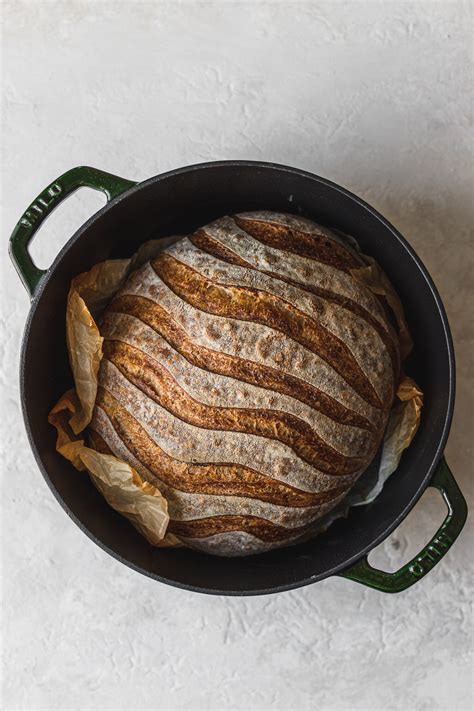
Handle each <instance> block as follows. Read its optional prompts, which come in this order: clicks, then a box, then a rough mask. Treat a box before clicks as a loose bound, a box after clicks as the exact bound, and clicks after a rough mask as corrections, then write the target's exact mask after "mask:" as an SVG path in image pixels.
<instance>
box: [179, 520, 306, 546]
mask: <svg viewBox="0 0 474 711" xmlns="http://www.w3.org/2000/svg"><path fill="white" fill-rule="evenodd" d="M306 530H307V526H299V527H297V528H286V527H285V526H279V525H278V524H276V523H273V522H272V521H267V520H266V519H264V518H258V517H257V516H209V517H207V518H198V519H193V520H192V521H174V520H170V522H169V526H168V531H169V532H170V533H174V534H175V535H176V536H179V537H183V538H207V537H209V536H215V535H217V534H220V533H229V532H230V531H242V532H244V533H250V534H251V535H252V536H255V537H256V538H259V539H260V540H261V541H265V542H268V543H274V542H277V541H278V542H281V543H284V542H285V541H288V540H291V539H294V538H295V537H296V536H298V535H302V534H303V533H304V532H305V531H306Z"/></svg>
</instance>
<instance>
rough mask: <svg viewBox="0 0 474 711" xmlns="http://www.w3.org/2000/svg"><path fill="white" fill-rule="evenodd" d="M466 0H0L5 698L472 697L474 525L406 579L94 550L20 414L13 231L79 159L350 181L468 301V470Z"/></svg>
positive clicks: (418, 523)
mask: <svg viewBox="0 0 474 711" xmlns="http://www.w3.org/2000/svg"><path fill="white" fill-rule="evenodd" d="M471 9H472V5H470V4H469V3H467V2H450V1H449V0H445V1H444V2H431V1H430V0H419V1H418V2H380V1H378V2H370V1H360V2H357V1H355V2H338V1H334V2H332V1H331V2H330V1H325V2H316V1H315V2H224V1H223V2H132V1H131V0H129V1H128V2H123V1H122V2H102V1H100V0H97V1H90V0H89V1H83V0H63V1H62V2H49V1H48V2H46V1H42V0H35V1H33V0H32V1H29V2H23V1H21V0H4V1H3V3H2V4H1V13H2V26H3V159H2V166H3V167H2V182H3V215H2V224H3V233H2V244H3V258H2V267H1V268H2V283H1V289H2V294H1V303H2V312H1V318H0V352H1V360H0V381H1V385H2V389H3V397H2V405H1V407H2V413H1V414H2V417H1V423H0V424H1V427H2V431H3V435H2V443H3V467H2V469H3V490H2V497H1V510H2V527H3V543H2V551H3V555H2V569H3V601H2V615H3V619H2V628H3V664H4V667H3V669H4V671H3V708H4V709H8V710H10V709H51V710H53V709H60V710H61V711H65V710H66V709H80V710H82V709H84V710H85V709H94V710H99V709H130V710H131V711H138V710H139V709H190V710H199V709H292V710H295V711H299V710H300V709H318V710H321V711H326V710H328V711H329V710H336V709H364V710H365V709H383V710H385V709H417V710H418V709H420V710H421V709H427V710H429V711H432V710H434V709H449V710H453V711H454V710H460V709H470V708H472V673H471V661H472V659H471V656H470V655H471V650H472V637H471V634H472V617H471V606H470V600H471V597H472V571H473V563H472V524H471V527H470V533H468V530H466V531H465V533H464V535H463V536H462V537H461V539H460V540H459V542H458V543H457V544H456V545H455V547H454V548H453V550H452V551H451V552H450V553H449V554H448V555H447V556H446V558H445V560H444V561H443V562H442V564H440V565H439V566H438V567H437V568H436V569H435V570H433V571H432V572H431V573H430V575H429V577H427V578H426V579H425V580H424V581H423V582H421V583H420V584H419V585H417V586H416V587H414V588H412V589H411V590H410V591H408V592H406V593H405V594H402V595H399V596H393V597H389V596H384V595H381V594H378V593H376V592H373V591H371V590H368V589H365V588H363V587H362V586H358V585H356V584H351V583H350V582H348V581H344V580H340V579H330V580H327V581H324V582H322V583H320V584H318V585H314V586H311V587H308V588H305V589H302V590H297V591H294V592H290V593H284V594H280V595H274V596H268V597H262V598H252V599H226V598H211V597H205V596H197V595H192V594H190V593H187V592H183V591H179V590H175V589H172V588H168V587H165V586H162V585H159V584H157V583H154V582H153V581H151V580H148V579H146V578H143V577H140V576H139V575H138V574H136V573H134V572H132V571H131V570H128V569H126V568H125V567H123V566H121V565H120V564H119V563H118V562H116V561H115V560H113V559H111V558H109V557H108V556H107V555H106V554H105V553H103V552H102V551H101V550H99V549H98V548H96V547H95V546H94V545H93V544H92V543H91V542H90V541H89V540H88V539H87V538H86V537H85V536H84V535H83V534H82V533H81V532H80V531H79V530H78V529H77V528H76V527H75V525H74V524H73V523H72V522H70V521H69V520H68V518H67V517H66V516H65V514H64V513H63V511H62V510H61V509H60V507H59V506H58V505H57V503H56V502H55V500H54V499H53V497H52V495H51V493H50V492H49V490H48V489H47V487H46V485H45V483H44V482H43V480H42V478H41V476H40V474H39V472H38V470H37V467H36V465H35V463H34V461H33V457H32V455H31V453H30V450H29V447H28V444H27V440H26V435H25V433H24V429H23V424H22V419H21V413H20V407H19V396H18V378H17V372H18V354H19V347H20V340H21V334H22V330H23V325H24V322H25V318H26V315H27V312H28V299H27V296H26V293H24V291H23V289H22V286H21V284H20V283H19V281H18V279H17V277H16V274H15V273H14V271H13V269H12V268H11V266H10V264H9V262H8V260H7V257H6V249H7V239H8V235H9V233H10V231H11V229H12V228H13V226H14V224H15V222H16V220H17V219H18V218H19V216H20V214H21V213H22V211H23V210H24V209H25V208H26V206H27V204H28V203H29V202H30V200H31V199H32V198H33V197H34V196H35V195H37V193H38V192H39V191H40V190H41V189H42V188H44V187H45V186H46V185H47V184H48V183H49V182H50V181H52V180H53V179H54V178H56V177H57V176H58V175H60V174H61V173H62V172H64V171H65V170H67V169H68V168H70V167H73V166H75V165H80V164H90V165H94V166H97V167H100V168H103V169H105V170H108V171H110V172H113V173H117V174H119V175H123V176H125V177H129V178H132V179H136V180H139V179H144V178H147V177H149V176H151V175H154V174H156V173H159V172H162V171H165V170H168V169H171V168H174V167H177V166H181V165H185V164H189V163H194V162H199V161H205V160H215V159H223V158H252V159H265V160H270V161H275V162H281V163H287V164H290V165H295V166H298V167H301V168H305V169H307V170H310V171H314V172H316V173H318V174H321V175H324V176H326V177H328V178H330V179H332V180H334V181H336V182H339V183H341V184H343V185H345V186H346V187H348V188H349V189H351V190H353V191H354V192H356V193H358V194H359V195H361V196H362V197H363V198H365V199H366V200H368V201H369V202H371V203H372V204H374V206H375V207H376V208H377V209H379V210H380V211H381V212H382V213H383V214H384V215H386V216H387V217H388V219H389V220H391V221H392V222H393V223H394V224H395V225H396V226H397V227H398V228H399V229H400V230H401V232H402V233H403V234H404V235H405V236H406V237H407V238H408V240H409V241H410V242H411V244H412V245H413V246H414V248H415V249H416V251H417V252H418V253H419V255H420V256H421V258H422V259H423V260H424V262H425V264H426V265H427V267H428V269H429V270H430V272H431V274H432V276H433V277H434V279H435V281H436V283H437V285H438V287H439V290H440V292H441V295H442V297H443V299H444V302H445V304H446V307H447V311H448V314H449V318H450V321H451V325H452V329H453V333H454V338H455V345H456V353H457V360H458V382H459V384H458V399H457V407H456V414H455V419H454V424H453V429H452V434H451V437H450V440H449V444H448V448H447V455H448V459H449V462H450V465H451V467H452V469H453V471H454V472H455V474H456V476H457V478H458V480H459V482H460V484H461V486H462V488H463V490H464V493H465V494H466V496H467V497H468V498H469V499H470V501H471V506H472V504H473V487H472V473H473V472H472V451H471V447H472V435H473V427H472V412H473V410H474V403H473V398H472V391H473V377H472V365H473V364H472V326H473V322H472V306H473V303H472V266H473V263H472V233H471V232H470V225H471V224H472V217H473V214H472V197H473V193H472V189H473V184H474V181H473V162H472V143H471V140H472V133H471V128H470V121H471V114H470V95H472V93H471V84H470V82H471V79H472V55H471V32H472V21H471ZM101 204H102V198H101V196H99V195H98V194H94V193H92V191H88V190H83V191H80V192H79V193H77V194H76V195H75V196H74V197H72V198H71V199H70V200H69V201H68V204H67V205H66V206H63V207H61V209H60V210H59V212H58V213H56V214H55V215H54V216H53V218H51V220H50V222H49V223H48V225H47V226H45V227H44V228H43V229H42V231H41V234H40V235H39V237H38V239H37V242H36V243H35V245H34V248H33V253H34V256H35V259H36V260H37V261H38V263H39V264H40V265H41V266H46V265H48V263H49V262H50V261H51V260H52V258H53V256H54V255H55V254H56V253H57V251H58V250H59V248H60V247H61V246H62V245H63V244H64V242H65V241H66V240H67V238H68V237H69V236H70V235H71V234H72V233H73V232H74V230H75V229H76V228H77V227H78V226H79V225H80V224H81V223H82V222H83V221H84V220H85V219H86V218H87V217H88V216H89V215H90V214H92V213H93V212H94V211H95V210H96V209H97V208H98V207H99V206H100V205H101ZM443 514H444V511H443V505H442V504H441V503H440V501H439V498H438V496H437V495H436V494H435V493H433V492H430V493H429V494H426V495H425V497H424V498H423V500H422V501H421V502H420V504H419V505H418V507H417V508H416V510H415V511H414V512H413V513H412V514H411V515H410V517H409V518H408V519H407V521H406V522H405V523H404V525H403V526H402V528H401V529H399V530H398V531H397V533H396V534H395V535H394V536H392V537H391V538H390V540H388V541H387V542H386V543H385V544H384V545H383V546H382V547H381V548H380V549H379V550H378V551H376V552H374V554H373V556H372V560H374V561H376V562H378V563H379V564H381V565H383V566H385V567H387V568H390V569H395V568H396V567H398V565H399V564H400V563H402V562H404V561H405V560H407V559H408V557H409V555H411V554H413V553H415V552H416V551H417V549H419V548H420V547H421V546H422V545H423V544H424V543H425V542H426V540H427V539H428V538H429V537H430V535H431V534H432V533H433V532H434V530H435V529H436V527H437V525H438V524H439V522H440V520H441V518H442V516H443Z"/></svg>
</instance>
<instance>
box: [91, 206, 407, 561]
mask: <svg viewBox="0 0 474 711" xmlns="http://www.w3.org/2000/svg"><path fill="white" fill-rule="evenodd" d="M362 266H364V263H363V261H362V259H361V258H360V257H359V255H358V254H357V253H356V252H355V251H353V250H352V249H351V248H349V247H348V246H347V244H346V243H345V242H343V241H342V240H341V239H340V238H339V237H338V236H337V235H335V234H334V233H332V232H331V231H329V230H327V229H325V228H322V227H319V226H318V225H316V224H314V223H313V222H310V221H309V220H306V219H302V218H299V217H295V216H291V215H283V214H277V213H271V212H251V213H242V214H239V215H235V216H233V217H224V218H222V219H219V220H216V221H215V222H213V223H211V224H210V225H207V226H206V227H203V228H201V229H199V230H197V231H196V232H195V233H194V234H193V235H191V236H190V237H185V238H183V239H181V240H179V241H178V242H176V243H175V244H173V245H172V246H170V247H168V248H167V249H165V250H164V251H163V252H161V253H160V254H159V256H158V257H157V258H156V259H153V260H152V261H151V262H148V263H146V264H145V265H144V266H143V267H142V268H140V269H138V270H137V271H135V272H133V273H132V274H131V275H130V277H129V279H128V280H127V282H126V284H125V286H124V287H123V288H122V289H121V291H120V292H119V293H118V294H117V296H116V297H115V298H114V299H113V301H112V303H111V304H110V305H109V306H108V308H107V310H106V312H105V314H104V317H103V322H102V324H101V333H102V335H103V336H104V339H105V340H104V358H103V360H102V364H101V368H100V374H99V389H98V395H97V401H96V407H95V411H94V417H93V420H92V423H91V432H90V439H91V444H92V446H94V447H95V448H96V449H98V450H99V451H102V452H108V453H113V454H114V455H116V456H117V457H119V458H121V459H123V460H125V461H127V462H129V463H130V464H131V465H132V466H133V467H135V469H136V470H137V471H138V472H139V474H140V475H141V476H142V478H143V479H145V480H147V481H149V482H151V483H153V484H155V485H156V486H157V487H158V488H159V489H160V491H161V492H162V493H163V495H164V496H165V497H166V499H167V500H168V505H169V514H170V524H169V528H168V531H169V532H171V533H174V534H175V535H177V536H178V537H179V538H180V539H181V540H182V541H183V542H184V543H185V544H187V545H189V546H191V547H193V548H197V549H199V550H202V551H206V552H208V553H214V554H217V555H226V556H235V555H246V554H250V553H258V552H261V551H266V550H269V549H271V548H275V547H280V546H284V545H288V544H290V543H293V542H296V541H297V540H298V539H300V538H301V537H303V536H304V535H305V534H307V532H308V530H309V529H310V527H311V525H312V524H314V522H315V521H316V520H317V519H319V518H320V517H321V516H322V515H324V514H325V513H327V512H328V511H329V510H330V509H332V508H333V507H334V506H335V505H336V504H337V503H338V502H339V501H341V499H342V498H343V497H344V496H345V495H346V494H347V492H348V491H349V489H350V488H351V486H352V485H353V484H354V483H355V481H356V480H357V478H358V477H359V476H360V474H361V473H362V472H363V471H364V470H365V469H366V468H367V466H368V464H369V463H370V462H371V460H372V459H373V457H374V455H375V453H376V451H377V449H378V447H379V445H380V442H381V438H382V436H383V432H384V429H385V426H386V422H387V416H388V413H389V410H390V408H391V405H392V401H393V397H394V391H395V386H396V383H397V381H398V376H399V358H400V356H399V343H398V337H397V335H396V333H395V331H394V329H393V328H392V326H391V324H390V320H389V318H388V317H387V314H386V311H385V310H384V307H383V305H382V303H381V302H380V301H379V300H378V299H377V297H376V296H374V294H373V293H372V292H371V291H370V290H368V289H367V288H366V287H365V286H364V285H363V284H361V283H360V282H359V281H358V280H356V279H355V278H354V277H353V276H352V273H351V270H353V269H357V268H360V267H362Z"/></svg>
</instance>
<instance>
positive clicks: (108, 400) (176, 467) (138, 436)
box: [91, 387, 348, 508]
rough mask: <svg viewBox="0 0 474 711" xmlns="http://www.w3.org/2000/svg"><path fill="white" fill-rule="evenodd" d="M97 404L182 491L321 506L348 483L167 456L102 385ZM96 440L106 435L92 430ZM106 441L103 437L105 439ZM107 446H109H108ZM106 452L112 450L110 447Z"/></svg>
mask: <svg viewBox="0 0 474 711" xmlns="http://www.w3.org/2000/svg"><path fill="white" fill-rule="evenodd" d="M96 406H97V407H99V408H100V409H101V410H103V411H104V412H105V414H106V415H107V417H108V418H109V420H110V422H111V424H112V426H113V428H114V430H115V431H116V432H117V434H118V436H119V437H120V439H121V441H122V442H123V443H124V444H125V446H126V447H127V449H128V450H129V451H130V452H131V453H132V454H133V455H134V456H135V457H136V459H138V460H139V461H140V462H141V463H142V464H143V466H144V467H146V469H148V470H149V471H150V472H151V474H152V475H153V477H154V478H153V481H151V482H150V483H152V484H155V485H157V486H159V483H160V481H162V482H165V483H166V484H168V485H169V486H172V487H173V488H175V489H179V490H180V491H186V492H192V493H205V494H214V495H222V496H243V497H251V498H257V499H260V500H261V501H268V502H270V503H272V504H277V505H280V506H292V507H295V508H296V507H309V506H318V505H320V504H324V503H326V502H328V501H330V500H331V499H332V498H334V497H335V496H340V495H341V494H342V493H343V492H344V491H345V490H347V488H348V486H347V485H346V486H336V487H333V488H332V489H329V490H327V491H323V492H318V493H314V492H308V491H303V490H300V489H297V488H295V487H293V486H290V485H289V484H285V483H284V482H281V481H278V480H276V479H273V478H271V477H269V476H266V475H264V474H261V473H260V472H257V471H254V470H252V469H250V468H248V467H243V466H241V465H235V464H227V463H222V464H206V463H201V464H190V463H188V462H182V461H179V460H178V459H175V458H173V457H170V456H169V455H167V454H166V453H165V452H164V451H163V450H162V449H161V448H160V447H159V446H158V445H157V444H156V442H154V441H153V439H152V438H151V437H150V435H149V434H148V433H147V432H146V431H145V430H144V428H143V427H141V425H140V424H139V423H138V421H137V420H136V419H135V418H134V417H132V415H130V413H129V412H127V410H126V409H125V408H124V407H122V406H121V405H120V404H119V403H118V401H117V400H116V399H115V398H114V397H113V395H111V394H110V393H109V392H108V391H107V390H105V388H102V387H99V390H98V394H97V402H96ZM91 434H92V438H93V441H94V442H96V441H97V442H98V443H99V446H100V444H101V440H102V437H101V436H100V435H98V433H97V432H96V431H95V430H94V429H91ZM102 442H103V440H102ZM106 447H107V445H106ZM107 449H108V451H107V452H104V453H110V449H109V448H108V447H107Z"/></svg>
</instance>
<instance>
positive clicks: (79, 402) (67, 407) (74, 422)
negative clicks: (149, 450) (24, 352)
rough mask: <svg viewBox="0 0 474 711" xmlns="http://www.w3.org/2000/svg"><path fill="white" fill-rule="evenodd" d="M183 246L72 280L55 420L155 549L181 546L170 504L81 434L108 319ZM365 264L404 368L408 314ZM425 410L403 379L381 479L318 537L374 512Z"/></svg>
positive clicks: (357, 491)
mask: <svg viewBox="0 0 474 711" xmlns="http://www.w3.org/2000/svg"><path fill="white" fill-rule="evenodd" d="M177 239H179V238H178V237H170V238H165V239H160V240H151V241H149V242H146V243H145V244H144V245H142V247H141V248H140V249H139V251H138V252H137V253H136V254H135V255H134V256H133V257H132V258H131V259H111V260H107V261H105V262H101V263H99V264H96V265H95V266H94V267H92V269H90V270H89V271H88V272H84V273H83V274H79V275H78V276H76V277H75V278H74V279H73V280H72V282H71V288H70V290H69V295H68V300H67V310H66V334H67V347H68V352H69V360H70V364H71V370H72V373H73V377H74V383H75V388H73V389H71V390H68V391H67V392H66V393H65V394H64V395H63V396H62V397H61V399H60V400H59V402H58V403H57V404H56V405H55V406H54V408H53V409H52V410H51V412H50V414H49V418H48V419H49V422H50V423H51V424H52V425H54V427H55V428H56V430H57V442H56V449H57V451H58V452H59V453H60V454H62V456H64V457H66V459H68V460H69V461H70V462H71V463H72V464H73V466H74V467H75V468H76V469H78V470H79V471H84V470H86V471H88V472H89V475H90V477H91V479H92V481H93V483H94V484H95V486H96V487H97V489H98V490H99V491H100V492H101V494H102V495H103V496H104V498H105V500H106V501H107V503H108V504H109V505H110V506H112V508H114V509H115V510H116V511H119V512H120V513H121V514H123V515H124V516H126V517H127V518H128V519H129V520H130V521H131V523H132V524H133V525H134V526H135V527H136V528H137V529H138V531H140V533H142V534H143V536H144V537H145V538H146V539H147V541H149V543H151V544H152V545H155V546H176V545H181V543H180V541H179V539H178V538H177V537H176V536H174V535H172V534H167V533H166V529H167V526H168V522H169V516H168V506H167V502H166V499H165V498H164V497H163V496H162V494H161V493H160V491H159V490H158V489H157V488H156V487H155V486H153V485H152V484H149V483H148V482H145V481H143V479H142V478H141V477H140V476H139V474H138V473H137V472H136V471H135V469H133V468H132V467H131V466H130V465H128V464H127V463H125V462H123V461H121V460H120V459H118V458H117V457H114V456H112V455H108V454H101V453H99V452H96V451H95V450H94V449H92V448H90V447H88V446H87V445H86V444H85V442H84V438H83V437H81V433H82V432H83V431H84V430H85V428H86V427H87V425H88V424H89V422H90V421H91V419H92V411H93V409H94V403H95V399H96V395H97V385H98V372H99V366H100V362H101V359H102V343H103V338H102V337H101V335H100V317H101V314H102V312H103V310H104V308H105V307H106V305H107V304H108V302H109V301H110V299H111V298H112V296H113V295H114V294H115V293H116V292H117V291H118V289H120V288H121V286H122V285H123V283H124V282H125V280H126V278H127V276H128V275H129V274H130V272H131V271H133V270H134V269H137V268H138V267H139V266H140V265H141V264H143V263H144V262H146V261H147V260H149V259H151V258H153V256H155V255H156V253H157V252H158V251H160V250H161V249H163V248H164V247H165V246H167V245H169V244H172V243H173V242H175V241H176V240H177ZM362 256H363V258H364V260H365V261H366V264H367V266H366V267H361V268H359V269H353V270H351V271H352V274H353V276H354V277H355V278H356V279H359V280H360V281H361V282H362V283H364V284H365V285H366V286H367V287H368V288H369V289H370V290H371V291H373V292H374V293H375V294H377V295H378V296H383V297H385V299H386V301H387V303H388V305H389V306H390V308H391V309H392V311H393V314H394V316H395V319H396V322H397V325H398V331H399V337H400V343H401V351H402V360H403V358H405V357H406V356H407V355H408V353H409V352H410V350H411V348H412V340H411V337H410V333H409V330H408V327H407V325H406V321H405V317H404V312H403V307H402V305H401V303H400V300H399V298H398V296H397V294H396V293H395V291H394V289H393V287H392V285H391V284H390V282H389V280H388V278H387V277H386V275H385V274H384V272H383V271H382V270H381V268H380V267H379V266H378V264H377V263H376V262H375V261H374V260H373V259H372V258H371V257H366V256H365V255H362ZM98 324H99V325H98ZM422 405H423V393H422V392H421V390H420V389H419V387H418V386H417V385H416V383H415V382H414V381H413V380H412V379H411V378H409V377H407V376H404V375H402V377H401V379H400V384H399V387H398V390H397V394H396V397H395V401H394V404H393V407H392V410H391V412H390V415H389V419H388V424H387V429H386V432H385V436H384V440H383V446H382V453H381V457H380V462H379V467H378V471H376V472H375V476H372V478H371V481H370V482H369V484H368V486H367V485H365V486H359V487H358V486H357V484H356V486H355V487H354V489H352V490H351V491H350V492H349V494H348V495H347V497H346V498H345V499H344V502H342V505H339V506H338V507H336V509H334V510H333V511H332V512H329V514H328V515H327V516H326V517H325V518H324V522H323V523H322V525H321V528H318V530H325V529H326V528H327V526H328V525H330V523H332V521H333V520H335V519H336V518H339V517H341V516H345V515H347V512H348V510H349V508H350V507H351V506H360V505H363V504H368V503H370V502H371V501H373V500H374V499H375V497H376V496H377V495H378V494H379V493H380V491H381V490H382V488H383V485H384V483H385V482H386V480H387V479H388V477H389V476H390V475H391V474H392V473H393V472H394V471H395V470H396V468H397V466H398V463H399V461H400V458H401V456H402V453H403V451H404V450H405V449H406V448H407V447H408V446H409V445H410V443H411V441H412V440H413V437H414V436H415V434H416V431H417V429H418V424H419V421H420V412H421V408H422ZM362 478H363V477H361V479H362Z"/></svg>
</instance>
